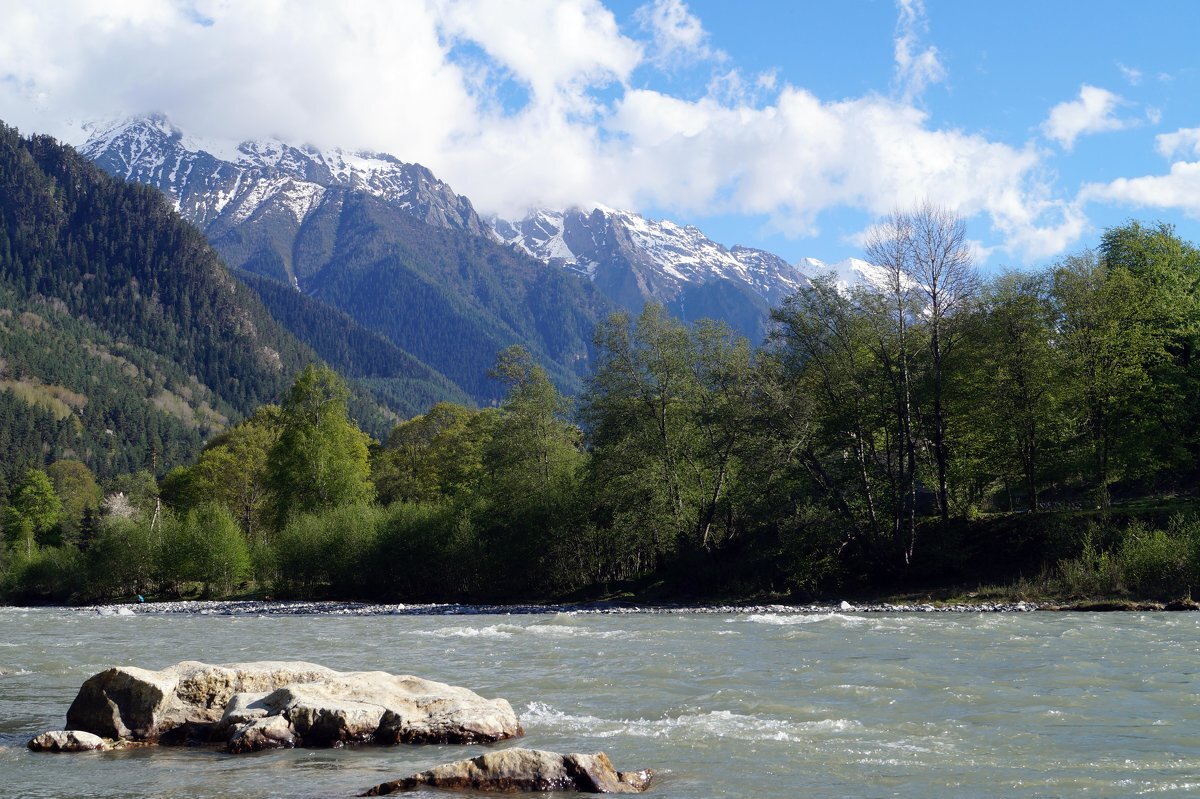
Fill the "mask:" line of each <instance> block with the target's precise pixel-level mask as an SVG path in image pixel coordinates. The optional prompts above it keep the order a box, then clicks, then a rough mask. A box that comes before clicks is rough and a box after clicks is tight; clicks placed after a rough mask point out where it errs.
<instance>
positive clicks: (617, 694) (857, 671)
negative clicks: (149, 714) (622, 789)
mask: <svg viewBox="0 0 1200 799" xmlns="http://www.w3.org/2000/svg"><path fill="white" fill-rule="evenodd" d="M1198 646H1200V614H1194V613H1193V614H1145V615H1142V614H1094V615H1085V614H1052V613H1022V614H988V615H972V614H944V615H943V614H936V615H935V614H898V615H869V614H865V615H855V614H853V613H846V614H842V613H829V614H807V615H801V614H789V613H742V614H735V613H715V614H714V613H677V614H661V613H634V614H619V615H597V614H569V613H562V614H537V615H516V614H514V615H456V616H444V615H380V616H366V617H347V616H316V615H310V616H282V617H281V616H270V617H255V616H235V617H230V616H214V615H198V614H197V615H168V616H146V615H137V616H132V617H130V616H99V615H96V614H94V613H83V612H79V611H70V610H22V609H12V608H0V671H3V675H2V676H0V796H5V797H129V798H132V797H138V798H139V799H141V798H142V797H238V799H252V798H253V797H322V798H326V797H348V796H352V795H354V794H355V793H357V792H359V791H362V790H363V789H365V788H367V787H369V786H371V785H374V784H376V783H378V782H381V781H384V780H387V779H394V778H397V777H400V776H404V775H407V774H408V773H410V772H412V771H416V770H420V769H424V768H427V767H429V766H432V765H435V764H437V763H439V762H444V761H447V760H453V759H458V758H459V757H466V756H469V755H472V754H475V753H478V752H480V751H481V747H449V746H426V747H395V748H374V747H364V748H349V749H341V750H322V751H306V750H297V751H285V752H265V753H260V754H256V755H249V756H239V757H232V756H227V755H223V754H220V753H218V752H215V751H210V750H202V749H201V750H197V749H191V750H179V749H176V750H171V749H159V750H139V751H130V752H119V753H89V754H82V755H45V754H33V753H30V752H28V751H27V750H26V749H25V748H24V744H25V741H26V740H27V739H28V738H29V737H31V736H32V735H34V734H35V733H37V732H40V731H42V730H45V729H50V728H59V727H61V726H62V724H63V717H64V714H65V712H66V708H67V706H68V705H69V704H70V702H71V700H72V698H73V697H74V695H75V692H76V690H77V689H78V687H79V685H80V683H81V682H83V680H84V679H85V678H87V677H88V676H89V675H91V674H93V673H95V672H97V671H100V670H101V669H103V668H105V667H107V666H110V665H113V664H134V665H139V666H145V667H148V668H159V667H162V666H165V665H168V664H170V663H174V662H177V661H180V660H185V659H195V660H205V661H208V662H231V661H245V660H257V659H305V660H311V661H315V662H318V663H322V664H325V665H328V666H331V667H333V668H337V669H347V670H358V669H383V670H387V671H392V672H398V673H412V674H417V675H421V676H426V677H431V678H436V679H439V680H443V681H446V682H450V683H454V684H458V685H464V686H467V687H470V688H473V689H475V690H477V691H479V692H480V693H482V694H484V695H485V696H503V697H506V698H507V699H509V700H510V701H511V702H512V704H513V706H514V707H515V708H516V709H517V711H518V713H519V714H520V715H521V717H522V721H523V722H524V724H525V727H526V730H527V734H526V737H525V738H524V739H523V740H522V741H521V742H520V745H524V746H533V747H537V748H545V749H554V750H559V751H584V752H591V751H597V750H604V751H606V752H608V754H609V755H610V756H611V757H612V759H613V761H614V762H615V763H616V764H617V766H618V768H642V767H650V768H654V769H656V770H658V771H659V774H660V777H659V781H658V782H657V784H656V785H655V786H654V787H653V788H652V790H651V794H650V795H651V796H658V797H672V798H674V799H689V798H693V797H694V798H695V799H708V798H709V797H723V796H730V797H747V798H750V797H753V799H773V798H775V797H778V798H779V799H785V798H786V799H794V798H795V797H914V799H916V798H919V799H934V798H936V797H1080V796H1087V797H1122V798H1124V797H1133V796H1141V795H1154V796H1179V797H1182V796H1196V795H1198V794H1200V699H1198V698H1197V689H1198V688H1200V675H1198V668H1197V663H1198V660H1197V650H1198ZM506 745H507V744H506ZM413 795H414V796H434V795H440V796H442V797H443V799H444V797H445V796H446V794H420V793H418V794H413Z"/></svg>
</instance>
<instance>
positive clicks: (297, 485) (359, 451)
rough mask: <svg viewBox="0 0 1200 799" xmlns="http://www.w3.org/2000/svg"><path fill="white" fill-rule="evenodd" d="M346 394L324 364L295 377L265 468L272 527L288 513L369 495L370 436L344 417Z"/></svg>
mask: <svg viewBox="0 0 1200 799" xmlns="http://www.w3.org/2000/svg"><path fill="white" fill-rule="evenodd" d="M348 396H349V393H348V392H347V390H346V386H345V384H344V383H343V382H342V381H341V379H340V378H339V377H338V376H337V374H336V373H335V372H334V371H333V370H331V369H329V368H328V367H314V366H310V367H307V368H306V369H305V370H304V371H303V372H301V373H300V375H299V376H298V377H297V378H296V382H295V384H293V386H292V389H291V391H290V392H289V393H288V396H287V399H286V400H284V403H283V408H282V411H281V416H280V433H279V439H278V441H276V442H275V444H274V446H273V447H272V448H271V450H270V456H269V465H268V470H267V485H268V487H269V488H270V490H271V492H272V499H271V502H272V506H273V518H274V523H275V526H276V527H282V526H283V525H284V524H285V523H286V521H287V519H288V517H289V516H292V515H294V514H303V513H312V512H313V511H317V510H323V509H326V508H332V507H336V506H338V505H352V504H355V503H360V502H369V501H370V500H371V499H372V497H373V495H374V487H373V486H372V484H371V482H370V467H369V464H368V443H369V441H370V439H369V438H368V437H367V436H366V434H364V433H363V432H362V431H361V430H359V429H358V427H356V426H355V425H354V424H353V423H352V422H351V421H350V420H349V418H348V417H347V415H346V400H347V398H348Z"/></svg>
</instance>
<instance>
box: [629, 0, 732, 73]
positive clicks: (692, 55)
mask: <svg viewBox="0 0 1200 799" xmlns="http://www.w3.org/2000/svg"><path fill="white" fill-rule="evenodd" d="M634 18H635V19H636V20H637V21H638V24H639V25H641V26H642V28H643V29H644V30H647V31H649V32H650V35H651V41H652V43H653V48H652V53H651V58H652V59H653V60H654V61H655V62H657V63H658V64H659V65H661V66H670V65H672V64H673V63H680V62H682V63H689V62H696V61H704V60H708V59H716V60H721V61H723V60H725V58H726V55H725V54H724V53H722V52H721V51H720V50H715V49H713V47H712V46H711V44H710V36H709V34H708V31H706V30H705V29H704V25H703V23H701V22H700V18H699V17H697V16H696V15H695V14H693V13H692V12H691V11H690V10H688V7H687V5H686V4H685V3H683V2H682V0H653V2H650V3H647V4H646V5H644V6H641V7H640V8H638V10H637V11H636V12H635V13H634Z"/></svg>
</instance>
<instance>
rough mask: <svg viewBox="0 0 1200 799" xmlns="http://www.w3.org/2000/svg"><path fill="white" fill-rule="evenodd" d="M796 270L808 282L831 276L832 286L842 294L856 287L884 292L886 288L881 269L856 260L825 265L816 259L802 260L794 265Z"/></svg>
mask: <svg viewBox="0 0 1200 799" xmlns="http://www.w3.org/2000/svg"><path fill="white" fill-rule="evenodd" d="M796 270H797V271H798V272H799V273H800V274H801V275H803V276H804V277H806V278H808V279H810V280H811V279H812V278H815V277H818V276H830V275H832V277H833V282H834V285H836V286H837V287H838V289H839V290H840V291H843V292H845V291H849V290H850V289H852V288H858V287H865V288H873V289H879V290H886V289H887V286H888V274H887V271H886V270H884V269H883V267H881V266H876V265H875V264H871V263H867V262H866V261H860V260H859V259H858V258H847V259H846V260H844V261H838V262H837V263H835V264H827V263H825V262H824V261H821V260H819V259H817V258H804V259H801V261H800V263H798V264H796Z"/></svg>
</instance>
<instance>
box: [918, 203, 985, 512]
mask: <svg viewBox="0 0 1200 799" xmlns="http://www.w3.org/2000/svg"><path fill="white" fill-rule="evenodd" d="M903 216H904V217H905V219H906V220H907V224H906V226H905V227H906V230H907V232H908V236H907V245H908V249H909V258H908V269H909V277H910V278H911V280H912V282H913V284H914V286H915V290H916V291H917V292H918V294H919V296H920V298H921V306H922V313H923V314H924V317H925V322H926V325H927V326H928V329H929V357H930V366H931V368H932V371H933V373H932V375H931V380H932V389H933V420H932V422H933V425H932V430H931V437H932V439H933V457H934V461H935V462H936V464H937V480H938V488H937V498H938V510H939V511H940V512H941V515H942V519H943V520H945V519H948V518H950V505H949V497H948V494H947V491H946V470H947V463H948V461H949V453H948V451H947V447H946V409H945V404H944V401H943V400H944V398H943V394H944V391H945V384H946V358H947V356H948V355H949V354H950V351H951V350H952V349H953V347H954V344H955V343H956V342H957V339H958V326H957V325H955V322H956V321H957V319H958V318H959V317H960V316H961V314H962V312H963V311H964V310H965V309H966V308H967V306H968V305H969V304H970V303H971V302H973V301H974V299H975V297H976V296H977V295H978V293H979V275H978V273H977V272H976V270H975V260H974V257H973V255H972V253H971V246H970V242H969V241H968V240H967V225H966V222H965V221H964V220H963V219H962V217H960V216H958V215H957V214H955V213H954V212H952V211H950V210H948V209H946V208H941V207H939V206H936V205H933V204H932V203H930V202H929V201H925V202H923V203H922V204H921V205H920V206H918V207H917V209H916V210H915V211H912V212H910V213H908V214H904V215H903Z"/></svg>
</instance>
